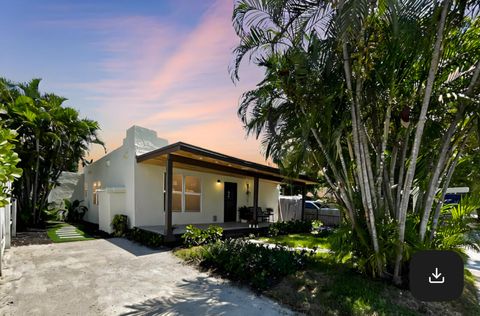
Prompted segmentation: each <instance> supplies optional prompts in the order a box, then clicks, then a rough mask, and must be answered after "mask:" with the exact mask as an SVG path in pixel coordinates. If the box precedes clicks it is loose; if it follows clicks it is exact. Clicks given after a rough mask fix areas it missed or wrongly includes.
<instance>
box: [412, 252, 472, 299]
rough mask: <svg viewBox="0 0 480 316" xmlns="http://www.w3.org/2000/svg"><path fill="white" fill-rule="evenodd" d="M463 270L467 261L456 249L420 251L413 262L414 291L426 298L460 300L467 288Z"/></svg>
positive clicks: (420, 297)
mask: <svg viewBox="0 0 480 316" xmlns="http://www.w3.org/2000/svg"><path fill="white" fill-rule="evenodd" d="M463 269H464V268H463V260H462V258H461V257H460V256H459V255H458V254H457V253H456V252H453V251H439V250H426V251H419V252H416V253H415V254H414V255H413V256H412V259H411V261H410V274H409V278H410V291H411V292H412V295H413V296H414V297H415V298H417V299H419V300H422V301H448V300H453V299H456V298H458V297H460V295H462V291H463V282H464V276H463V273H464V270H463Z"/></svg>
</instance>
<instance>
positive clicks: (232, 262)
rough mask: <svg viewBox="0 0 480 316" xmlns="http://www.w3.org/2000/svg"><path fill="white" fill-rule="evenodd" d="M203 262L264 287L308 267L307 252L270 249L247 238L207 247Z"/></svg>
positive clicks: (278, 248)
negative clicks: (250, 241) (306, 265)
mask: <svg viewBox="0 0 480 316" xmlns="http://www.w3.org/2000/svg"><path fill="white" fill-rule="evenodd" d="M203 255H204V258H203V261H202V262H201V265H203V266H205V267H208V268H214V269H216V270H217V271H218V272H221V273H224V274H226V275H227V276H228V277H229V278H231V279H234V280H239V281H243V282H246V283H249V284H250V285H251V286H252V287H254V288H256V289H259V290H262V289H265V288H267V287H268V286H269V285H271V284H273V283H275V282H277V281H279V280H280V279H281V278H282V277H283V276H286V275H289V274H292V273H294V272H296V271H298V270H299V269H301V268H302V267H304V266H305V264H306V261H307V252H306V251H302V252H295V251H289V250H287V249H286V248H285V247H281V246H277V247H275V248H268V247H265V246H263V245H259V244H253V243H249V242H248V241H246V240H244V239H227V240H224V241H217V242H215V243H212V244H209V245H207V246H205V252H204V253H203Z"/></svg>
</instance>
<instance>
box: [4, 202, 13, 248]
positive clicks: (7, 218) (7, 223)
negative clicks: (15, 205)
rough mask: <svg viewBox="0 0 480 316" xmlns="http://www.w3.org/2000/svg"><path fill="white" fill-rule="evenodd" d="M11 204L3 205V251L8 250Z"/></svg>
mask: <svg viewBox="0 0 480 316" xmlns="http://www.w3.org/2000/svg"><path fill="white" fill-rule="evenodd" d="M11 206H12V205H11V204H10V203H9V204H7V205H5V249H9V248H10V242H11V234H10V230H11V227H12V222H11V219H10V211H11Z"/></svg>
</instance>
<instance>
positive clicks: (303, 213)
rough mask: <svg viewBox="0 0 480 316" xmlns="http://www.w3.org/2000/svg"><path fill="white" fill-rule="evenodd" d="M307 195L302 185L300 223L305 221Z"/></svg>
mask: <svg viewBox="0 0 480 316" xmlns="http://www.w3.org/2000/svg"><path fill="white" fill-rule="evenodd" d="M306 194H307V186H306V185H305V183H304V184H302V221H304V220H305V195H306Z"/></svg>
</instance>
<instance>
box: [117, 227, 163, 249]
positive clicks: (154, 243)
mask: <svg viewBox="0 0 480 316" xmlns="http://www.w3.org/2000/svg"><path fill="white" fill-rule="evenodd" d="M126 237H127V238H128V239H130V240H133V241H135V242H138V243H139V244H142V245H145V246H148V247H151V248H158V247H160V246H161V245H163V236H161V235H159V234H156V233H153V232H149V231H146V230H142V229H139V228H137V227H134V228H132V229H130V230H128V231H127V233H126Z"/></svg>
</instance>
